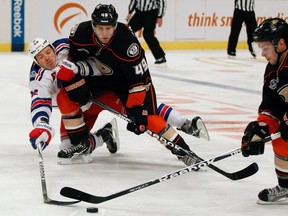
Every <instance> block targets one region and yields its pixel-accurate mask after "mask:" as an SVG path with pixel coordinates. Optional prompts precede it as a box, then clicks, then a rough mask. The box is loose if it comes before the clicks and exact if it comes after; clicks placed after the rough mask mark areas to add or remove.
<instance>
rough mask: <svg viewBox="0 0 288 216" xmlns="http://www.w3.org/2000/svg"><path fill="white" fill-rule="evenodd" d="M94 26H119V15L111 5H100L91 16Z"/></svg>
mask: <svg viewBox="0 0 288 216" xmlns="http://www.w3.org/2000/svg"><path fill="white" fill-rule="evenodd" d="M91 18H92V25H93V26H96V25H113V26H115V25H116V24H117V20H118V14H117V13H116V9H115V7H114V6H113V5H112V4H110V5H106V4H98V5H97V6H96V7H95V9H94V11H93V13H92V14H91Z"/></svg>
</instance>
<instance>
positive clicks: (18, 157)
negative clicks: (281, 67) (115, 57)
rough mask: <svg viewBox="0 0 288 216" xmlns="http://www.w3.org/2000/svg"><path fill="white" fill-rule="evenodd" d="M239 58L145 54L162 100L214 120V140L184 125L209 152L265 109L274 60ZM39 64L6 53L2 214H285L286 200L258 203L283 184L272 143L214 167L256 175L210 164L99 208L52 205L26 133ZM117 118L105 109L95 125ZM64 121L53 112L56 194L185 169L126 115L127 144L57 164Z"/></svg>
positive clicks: (2, 63)
mask: <svg viewBox="0 0 288 216" xmlns="http://www.w3.org/2000/svg"><path fill="white" fill-rule="evenodd" d="M237 55H238V56H237V58H236V59H228V58H227V56H226V52H225V51H224V50H220V51H189V52H188V51H185V52H184V51H181V52H180V51H167V60H168V63H167V67H160V68H159V67H155V65H154V59H153V57H152V55H151V53H150V52H149V51H147V59H148V62H149V65H150V69H151V74H152V77H153V81H154V84H155V87H156V91H157V94H158V101H159V102H164V103H167V104H169V105H171V106H173V107H174V108H175V109H176V110H178V111H179V112H181V113H182V114H183V115H185V116H187V118H189V119H191V118H193V117H194V116H196V115H199V116H201V117H202V119H203V120H204V121H205V123H206V124H207V127H208V130H209V132H210V137H211V141H210V142H207V141H205V140H201V139H197V138H195V137H192V136H189V135H186V134H183V133H181V132H180V133H181V135H182V136H183V137H184V139H185V140H186V142H187V143H189V145H190V147H191V149H192V150H194V151H195V152H196V153H197V154H198V155H200V156H201V157H203V158H210V157H213V156H216V155H219V154H221V153H224V152H227V151H230V150H232V149H235V148H238V147H240V140H241V136H242V134H243V130H244V128H245V126H246V125H247V124H248V123H249V122H250V121H253V120H255V119H256V116H257V108H258V105H259V103H260V101H261V86H262V81H263V73H264V69H265V65H266V62H265V60H264V59H262V58H260V57H259V58H257V59H256V60H255V59H252V58H251V56H250V54H249V52H248V51H247V50H239V51H238V52H237ZM31 61H32V60H31V59H30V58H29V57H28V56H27V55H26V54H23V53H1V54H0V68H1V71H0V73H1V81H0V83H1V84H0V92H1V100H0V106H1V112H0V118H1V123H0V131H1V143H0V173H1V174H0V203H1V204H0V215H1V216H6V215H9V216H10V215H11V216H31V215H35V216H48V215H49V216H50V215H51V216H56V215H61V216H64V215H65V216H76V215H77V216H80V215H87V214H88V213H86V208H87V207H98V208H99V213H97V215H103V216H104V215H105V216H120V215H123V216H130V215H131V216H138V215H139V216H140V215H141V216H144V215H149V216H150V215H153V216H164V215H165V216H187V215H193V216H209V215H213V216H215V215H217V216H218V215H221V216H231V215H236V216H238V215H239V216H240V215H241V216H242V215H246V216H258V215H259V216H260V215H261V216H271V215H279V216H280V215H287V206H260V205H257V204H256V201H257V199H258V198H257V195H258V193H259V191H261V190H262V189H264V188H267V187H274V186H275V185H276V184H277V179H276V176H275V173H274V166H273V152H272V150H271V145H270V144H267V145H266V149H265V154H264V155H261V156H253V157H248V158H244V157H243V156H242V155H241V154H237V155H235V156H232V157H229V158H227V159H224V160H222V161H219V162H217V163H215V164H214V165H215V166H218V167H220V168H222V169H223V170H225V171H229V172H235V171H238V170H240V169H243V168H244V167H246V166H248V165H249V164H251V163H252V162H257V163H258V165H259V168H260V169H259V171H258V173H256V174H255V175H253V176H251V177H249V178H246V179H243V180H240V181H232V180H229V179H227V178H225V177H224V176H222V175H220V174H219V173H217V172H215V171H213V170H211V169H209V168H203V169H201V170H200V171H199V172H189V173H186V174H185V175H181V176H178V177H175V178H173V179H171V180H169V181H165V182H161V183H158V184H156V185H153V186H151V187H147V188H144V189H142V190H139V191H137V192H134V193H130V194H127V195H125V196H122V197H118V198H116V199H113V200H110V201H107V202H104V203H102V204H98V205H95V204H89V203H85V202H81V203H79V204H76V205H71V206H66V207H63V206H53V205H47V204H44V203H43V199H42V190H41V181H40V173H39V164H38V156H37V152H36V151H35V150H33V149H32V147H31V145H30V143H29V140H28V134H29V132H30V130H31V129H32V125H31V123H30V116H29V108H30V94H29V90H28V86H27V84H28V74H29V69H30V65H31ZM113 117H114V116H113V114H110V113H108V112H107V111H103V112H102V113H101V115H100V116H99V119H98V120H97V124H96V125H95V128H94V129H95V130H96V129H97V128H99V127H101V126H102V125H103V124H105V122H107V121H110V120H111V119H112V118H113ZM59 119H60V114H59V111H58V110H57V109H55V110H54V111H53V117H52V122H51V124H52V126H53V127H54V128H55V129H56V131H57V132H56V135H55V138H54V139H53V140H52V142H51V143H50V145H49V146H48V147H47V148H46V149H45V151H44V152H43V157H44V166H45V173H46V181H47V188H48V196H49V197H50V198H51V199H55V200H65V201H67V200H70V199H68V198H65V197H62V196H61V195H60V194H59V191H60V189H61V188H62V187H64V186H70V187H74V188H77V189H80V190H83V191H85V192H88V193H91V194H94V195H99V196H107V195H110V194H113V193H116V192H119V191H122V190H125V189H128V188H130V187H134V186H136V185H139V184H142V183H144V182H146V181H149V180H153V179H156V178H160V177H161V176H163V175H165V174H168V173H170V172H173V171H176V170H178V169H180V168H183V167H184V165H183V164H182V162H180V161H177V160H176V159H175V158H174V157H173V156H172V154H171V153H170V152H168V150H166V149H165V148H164V147H163V146H161V144H159V143H158V142H157V141H156V140H155V139H153V138H151V137H149V136H148V135H147V134H143V135H141V136H136V135H134V134H132V133H130V132H128V131H126V122H125V121H124V120H122V119H120V118H118V117H117V122H118V126H119V131H120V140H121V149H120V151H119V152H118V153H117V154H115V155H112V154H110V153H109V152H108V150H107V148H106V147H101V148H99V149H96V150H95V151H94V152H93V159H94V160H93V162H92V163H90V164H85V165H71V166H61V165H58V164H57V157H56V155H57V152H58V145H59V131H58V128H59Z"/></svg>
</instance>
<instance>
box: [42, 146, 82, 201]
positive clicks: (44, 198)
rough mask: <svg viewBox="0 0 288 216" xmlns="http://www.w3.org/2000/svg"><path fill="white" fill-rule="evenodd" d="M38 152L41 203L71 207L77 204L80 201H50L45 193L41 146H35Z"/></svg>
mask: <svg viewBox="0 0 288 216" xmlns="http://www.w3.org/2000/svg"><path fill="white" fill-rule="evenodd" d="M37 150H38V158H39V169H40V178H41V186H42V195H43V201H44V203H46V204H52V205H71V204H75V203H79V202H80V201H79V200H78V201H67V202H66V201H57V200H51V199H50V198H49V197H48V193H47V186H46V177H45V170H44V160H43V156H42V146H41V144H40V145H37Z"/></svg>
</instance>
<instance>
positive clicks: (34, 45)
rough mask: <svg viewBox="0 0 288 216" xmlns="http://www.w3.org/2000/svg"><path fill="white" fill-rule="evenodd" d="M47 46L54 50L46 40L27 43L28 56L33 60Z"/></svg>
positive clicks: (40, 39) (38, 39)
mask: <svg viewBox="0 0 288 216" xmlns="http://www.w3.org/2000/svg"><path fill="white" fill-rule="evenodd" d="M47 46H51V48H53V50H54V47H53V46H52V45H51V44H50V43H49V41H48V40H47V39H43V38H35V39H34V40H33V41H32V42H30V43H29V47H28V54H29V56H31V57H32V58H33V59H35V56H36V55H37V54H38V53H39V52H41V50H43V49H44V48H45V47H47ZM35 60H36V59H35Z"/></svg>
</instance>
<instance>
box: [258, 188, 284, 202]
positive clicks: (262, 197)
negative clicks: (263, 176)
mask: <svg viewBox="0 0 288 216" xmlns="http://www.w3.org/2000/svg"><path fill="white" fill-rule="evenodd" d="M258 198H259V200H258V201H257V203H258V204H260V205H288V188H283V187H281V186H279V185H277V186H276V187H273V188H267V189H264V190H262V191H260V193H259V194H258Z"/></svg>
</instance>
